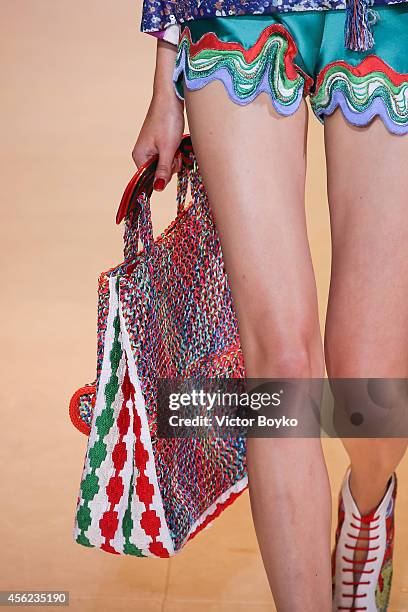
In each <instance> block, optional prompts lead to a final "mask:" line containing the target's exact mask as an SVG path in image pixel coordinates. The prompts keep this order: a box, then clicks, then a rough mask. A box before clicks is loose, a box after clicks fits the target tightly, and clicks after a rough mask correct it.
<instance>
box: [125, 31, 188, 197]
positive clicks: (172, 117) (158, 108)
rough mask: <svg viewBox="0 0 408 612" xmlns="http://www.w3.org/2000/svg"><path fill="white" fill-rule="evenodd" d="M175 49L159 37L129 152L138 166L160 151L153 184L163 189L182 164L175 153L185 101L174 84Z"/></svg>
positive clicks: (181, 128) (158, 188) (159, 189)
mask: <svg viewBox="0 0 408 612" xmlns="http://www.w3.org/2000/svg"><path fill="white" fill-rule="evenodd" d="M176 52H177V48H176V46H175V45H172V44H170V43H167V42H165V41H162V40H159V41H158V44H157V56H156V71H155V78H154V87H153V96H152V100H151V102H150V106H149V110H148V112H147V115H146V119H145V120H144V123H143V126H142V129H141V130H140V134H139V137H138V139H137V142H136V144H135V147H134V149H133V154H132V157H133V159H134V162H135V164H136V166H137V167H138V168H139V167H140V166H141V165H142V164H144V163H145V162H146V161H147V160H148V159H149V158H150V157H152V156H153V155H155V154H158V155H159V161H158V164H157V169H156V173H155V179H154V185H153V187H154V189H155V190H157V191H162V190H163V189H164V188H165V187H166V185H167V183H168V182H169V181H170V179H171V177H172V174H173V173H174V172H178V171H179V170H180V167H181V159H180V157H179V156H175V153H176V151H177V149H178V146H179V144H180V141H181V139H182V136H183V132H184V103H183V102H182V100H180V99H179V98H178V97H177V95H176V93H175V91H174V87H173V70H174V62H175V59H176Z"/></svg>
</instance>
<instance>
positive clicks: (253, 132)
mask: <svg viewBox="0 0 408 612" xmlns="http://www.w3.org/2000/svg"><path fill="white" fill-rule="evenodd" d="M185 98H186V108H187V115H188V120H189V126H190V131H191V135H192V140H193V145H194V150H195V153H196V155H197V158H198V162H199V165H200V170H201V172H202V175H203V179H204V182H205V185H206V188H207V191H208V194H209V198H210V202H211V206H212V209H213V212H214V216H215V219H216V223H217V228H218V231H219V234H220V239H221V243H222V248H223V255H224V259H225V262H226V267H227V270H228V275H229V280H230V284H231V290H232V294H233V298H234V304H235V307H236V312H237V317H238V322H239V330H240V338H241V344H242V349H243V354H244V360H245V367H246V373H247V376H248V377H252V378H262V377H265V378H272V377H285V378H308V377H321V376H322V375H323V371H324V367H323V350H322V342H321V337H320V330H319V321H318V311H317V299H316V288H315V281H314V274H313V269H312V263H311V258H310V252H309V245H308V240H307V234H306V224H305V213H304V182H305V168H306V163H305V140H306V132H307V110H306V106H305V104H304V103H302V106H301V108H300V109H299V110H298V111H297V112H296V113H295V114H294V115H292V116H290V117H281V116H279V115H277V113H276V112H275V111H274V109H273V107H272V105H271V103H270V100H269V98H268V97H267V96H266V94H261V95H259V96H258V97H257V98H256V99H255V101H254V102H252V103H251V104H248V105H245V106H239V105H237V104H234V103H233V102H232V101H231V100H230V99H229V98H228V96H227V95H226V92H225V89H224V87H223V85H222V84H221V83H219V82H212V83H210V84H209V85H207V86H206V87H204V88H203V89H200V90H199V91H187V90H186V91H185ZM248 472H249V489H250V499H251V505H252V511H253V517H254V522H255V528H256V533H257V536H258V541H259V544H260V549H261V554H262V557H263V561H264V564H265V568H266V572H267V575H268V579H269V582H270V585H271V589H272V592H273V595H274V598H275V602H276V605H277V608H278V610H279V611H280V612H281V611H282V612H284V611H288V612H297V611H299V612H300V611H302V612H308V611H313V612H315V611H316V610H319V612H320V611H321V612H325V611H326V612H327V611H328V610H330V609H331V592H330V490H329V483H328V478H327V472H326V467H325V463H324V458H323V453H322V449H321V445H320V440H318V439H300V438H297V439H293V438H292V439H282V438H281V439H249V440H248ZM316 524H318V525H319V529H318V530H316V529H314V528H313V527H314V526H315V525H316Z"/></svg>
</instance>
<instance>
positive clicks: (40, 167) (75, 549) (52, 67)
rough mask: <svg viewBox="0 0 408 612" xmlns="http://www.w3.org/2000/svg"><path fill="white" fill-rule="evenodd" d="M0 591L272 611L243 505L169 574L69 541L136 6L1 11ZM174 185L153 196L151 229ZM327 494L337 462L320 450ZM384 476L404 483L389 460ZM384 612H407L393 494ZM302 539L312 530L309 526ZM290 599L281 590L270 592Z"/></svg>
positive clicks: (127, 171)
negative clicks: (78, 425) (390, 472)
mask: <svg viewBox="0 0 408 612" xmlns="http://www.w3.org/2000/svg"><path fill="white" fill-rule="evenodd" d="M1 8H2V11H1V13H2V20H1V26H0V27H1V47H2V51H1V58H2V60H1V61H2V75H3V78H2V83H3V87H2V94H1V98H0V105H1V112H0V117H1V124H2V128H1V138H0V156H1V157H0V164H1V169H2V181H1V192H2V223H1V227H0V231H1V242H0V245H1V246H0V248H1V261H2V316H1V320H0V325H1V347H2V351H1V360H2V363H1V372H2V384H1V393H2V402H1V406H2V409H1V420H2V439H1V446H0V459H1V463H0V465H1V470H2V474H1V493H2V503H1V508H0V513H1V517H0V529H1V566H0V570H1V571H0V588H1V589H20V590H21V589H37V590H38V589H66V590H70V592H71V608H72V609H74V610H81V611H82V610H84V611H87V610H96V609H101V610H104V611H111V610H112V611H116V610H143V612H144V611H153V610H154V611H156V610H157V611H158V610H164V611H166V612H170V611H177V612H179V611H180V612H184V611H187V610H192V611H194V612H199V611H200V612H201V611H202V610H205V611H206V612H208V611H218V610H219V611H223V612H224V611H231V612H232V611H234V612H235V611H247V610H249V611H252V610H253V611H254V612H255V611H256V612H264V611H266V610H273V609H274V607H273V603H272V599H271V596H270V594H269V590H268V586H267V582H266V578H265V575H264V571H263V568H262V564H261V562H260V557H259V554H258V549H257V544H256V540H255V535H254V530H253V527H252V523H251V518H250V512H249V503H248V496H247V494H245V495H244V496H243V497H242V498H241V499H240V500H239V501H238V502H237V503H236V504H235V505H234V507H233V508H231V509H230V510H229V511H228V512H226V513H225V514H224V515H223V516H222V517H221V518H220V519H219V520H218V521H217V522H216V523H215V524H214V526H213V527H212V528H211V529H210V530H208V531H207V532H205V533H204V534H201V536H199V537H198V538H197V539H196V540H195V541H194V542H192V543H191V544H189V546H188V547H187V548H186V549H185V551H184V552H182V554H180V555H179V556H178V557H177V558H175V559H172V560H150V559H134V558H120V557H116V556H111V555H108V554H106V553H103V552H100V551H98V550H92V549H86V548H83V547H81V546H79V545H77V544H75V543H74V542H73V540H72V537H71V532H72V526H73V518H74V510H75V503H76V496H77V493H78V486H79V479H80V474H81V470H82V463H83V457H84V452H85V443H86V439H85V437H84V436H83V435H81V434H80V433H79V432H77V431H76V430H74V428H73V427H72V425H71V423H70V421H69V419H68V400H69V397H70V395H71V393H72V392H73V391H74V390H75V389H76V388H77V387H79V386H81V385H82V384H83V383H85V382H90V381H91V380H92V379H93V377H94V372H95V352H96V350H95V342H96V335H95V331H96V288H97V277H98V274H99V272H101V271H102V270H105V269H106V268H108V267H110V266H112V265H114V264H116V263H118V262H119V261H120V260H121V237H122V228H121V227H119V228H118V227H117V226H116V225H115V221H114V218H115V213H116V208H117V205H118V203H119V199H120V196H121V194H122V191H123V189H124V187H125V185H126V183H127V181H128V179H129V178H130V176H131V174H132V173H133V171H134V167H133V163H132V161H131V155H130V154H131V149H132V147H133V143H134V141H135V139H136V136H137V134H138V130H139V128H140V126H141V123H142V120H143V118H144V113H145V111H146V107H147V103H148V100H149V96H150V92H151V81H152V74H153V62H154V50H155V43H154V40H153V39H151V38H150V37H148V36H144V35H142V34H139V21H140V6H139V3H137V2H136V0H121V2H120V3H119V2H115V1H114V0H87V1H86V2H79V1H71V2H67V1H65V2H63V1H62V0H2V3H1ZM322 144H323V143H322V129H321V127H320V126H319V125H318V124H317V122H316V120H314V119H313V120H312V124H311V129H310V161H309V177H308V187H307V209H308V217H309V224H310V240H311V243H312V250H313V256H314V261H315V264H316V273H317V281H318V284H319V296H320V302H321V313H322V316H323V314H324V309H325V301H326V294H327V287H328V279H329V266H330V245H329V226H328V212H327V204H326V198H325V195H324V194H325V175H324V170H323V168H324V157H323V148H322ZM173 196H174V185H172V186H171V187H169V188H168V189H167V190H166V192H165V193H164V194H163V195H161V196H160V197H158V198H156V201H155V203H154V221H155V225H156V228H157V229H158V230H161V229H163V228H164V226H165V225H166V224H167V223H168V222H169V221H170V219H171V217H172V215H174V212H175V211H174V204H173ZM326 449H327V457H328V463H329V468H330V474H331V478H332V482H333V488H334V496H336V495H337V490H338V487H339V484H340V480H341V478H342V475H343V472H344V469H345V467H346V465H347V460H346V456H345V454H344V452H343V450H342V448H341V447H340V444H339V443H338V442H337V441H329V442H328V443H326ZM399 473H400V476H401V477H402V476H404V475H405V477H407V476H408V463H407V460H405V461H404V463H403V465H402V466H401V468H400V471H399ZM401 480H402V482H401V486H400V496H399V504H398V510H397V512H398V514H397V517H398V519H399V520H398V525H397V530H398V531H397V535H398V542H397V546H396V564H395V565H396V567H395V583H394V594H393V608H392V609H393V610H394V611H396V610H398V611H400V612H402V611H403V610H408V554H407V549H406V542H407V535H408V526H407V520H406V519H407V513H408V496H407V493H406V486H405V483H406V480H405V479H401ZM313 527H314V528H316V527H317V526H313ZM288 588H290V583H288Z"/></svg>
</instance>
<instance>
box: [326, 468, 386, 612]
mask: <svg viewBox="0 0 408 612" xmlns="http://www.w3.org/2000/svg"><path fill="white" fill-rule="evenodd" d="M349 478H350V468H349V469H348V470H347V473H346V476H345V478H344V482H343V486H342V489H341V493H340V496H339V518H338V525H337V531H336V546H335V548H334V550H333V554H332V574H333V612H340V611H341V610H344V611H347V612H360V611H361V612H363V611H365V612H386V611H387V610H388V601H389V598H390V592H391V580H392V553H393V544H394V506H395V497H396V494H397V477H396V475H395V474H393V476H392V477H391V479H390V482H389V484H388V489H387V491H386V493H385V495H384V497H383V499H382V500H381V503H380V505H379V506H378V507H377V508H376V509H375V510H373V511H372V512H370V514H367V515H365V516H361V515H360V512H359V510H358V508H357V505H356V503H355V501H354V499H353V497H352V495H351V491H350V486H349ZM362 529H364V531H363V533H362V536H364V537H361V536H360V531H361V530H362ZM356 550H365V551H366V552H367V559H366V561H365V562H361V561H360V562H357V561H355V560H354V553H355V551H356ZM356 568H357V569H358V570H359V574H360V578H359V581H358V582H355V579H354V572H355V569H356Z"/></svg>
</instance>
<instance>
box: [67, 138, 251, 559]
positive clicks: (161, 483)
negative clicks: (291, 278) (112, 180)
mask: <svg viewBox="0 0 408 612" xmlns="http://www.w3.org/2000/svg"><path fill="white" fill-rule="evenodd" d="M179 155H181V158H182V161H183V164H182V169H181V171H180V172H179V174H178V188H177V207H178V211H177V217H176V219H175V220H174V221H173V223H172V224H171V225H170V226H169V227H168V228H167V229H166V230H165V231H164V232H163V233H162V234H161V235H160V236H159V237H158V238H156V239H155V240H154V239H153V231H152V223H151V214H150V197H151V195H152V191H153V187H152V184H153V179H154V173H155V168H156V165H157V156H156V157H155V158H153V159H152V160H150V161H149V162H148V163H146V164H145V165H144V166H143V167H141V168H140V169H139V171H138V172H137V173H136V174H135V176H134V177H133V179H132V180H131V181H130V183H129V185H128V186H127V188H126V191H125V193H124V195H123V198H122V201H121V204H120V207H119V210H118V214H117V223H120V222H121V221H122V220H123V219H125V232H124V261H123V263H121V264H119V265H118V266H116V267H115V268H112V269H110V270H108V271H107V272H104V273H102V274H101V275H100V278H99V288H98V339H97V345H98V346H97V372H96V381H95V383H93V384H90V385H86V386H84V387H82V388H80V389H78V391H76V392H75V393H74V395H73V397H72V399H71V402H70V416H71V419H72V422H73V423H74V425H75V426H76V427H77V428H78V429H79V430H80V431H82V432H83V433H85V434H87V435H88V436H89V437H88V444H87V451H86V456H85V461H84V468H83V473H82V478H81V484H80V492H79V496H78V500H77V509H76V515H75V525H74V538H75V540H76V541H77V542H78V543H79V544H83V545H84V546H90V547H98V548H101V549H103V550H105V551H107V552H110V553H116V554H129V555H136V556H139V557H144V556H149V557H169V556H171V555H174V554H176V553H177V552H178V551H179V550H180V549H181V548H182V547H183V546H184V545H185V544H186V543H187V542H188V541H189V540H191V538H193V537H194V536H195V535H196V534H197V533H198V532H199V531H200V530H202V529H203V528H204V527H206V526H207V525H208V524H209V523H211V522H212V521H213V520H214V519H215V518H216V517H217V516H218V515H219V514H220V513H221V512H222V510H223V509H224V508H225V507H227V506H228V505H229V504H231V503H232V502H233V501H234V500H235V499H236V498H237V497H238V495H239V494H240V493H242V492H243V491H244V490H245V488H246V487H247V473H246V458H245V457H246V452H245V451H246V446H245V439H244V438H241V437H235V438H229V439H222V438H201V439H199V438H165V437H160V436H159V435H158V425H157V412H158V402H157V398H158V392H157V380H158V378H166V379H171V378H172V377H178V378H179V377H182V378H183V377H191V376H195V375H199V376H201V377H204V378H206V377H208V378H212V379H213V378H217V377H220V378H224V377H225V378H227V377H232V378H241V377H243V376H244V365H243V359H242V352H241V349H240V343H239V336H238V327H237V321H236V317H235V314H234V309H233V303H232V299H231V293H230V289H229V286H228V281H227V276H226V273H225V270H224V265H223V259H222V253H221V248H220V243H219V239H218V236H217V232H216V229H215V225H214V221H213V218H212V215H211V212H210V208H209V205H208V199H207V195H206V192H205V189H204V186H203V182H202V178H201V176H200V173H199V169H198V166H197V161H196V159H195V157H194V153H193V150H192V146H191V140H190V138H189V136H188V135H186V136H184V137H183V140H182V142H181V145H180V149H179ZM189 183H190V187H191V194H192V201H191V202H190V204H188V205H186V194H187V189H188V184H189ZM139 240H140V241H141V243H142V246H143V248H142V249H141V250H138V243H139Z"/></svg>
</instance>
